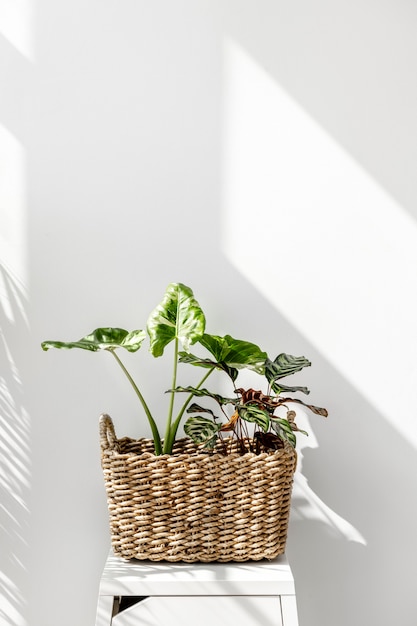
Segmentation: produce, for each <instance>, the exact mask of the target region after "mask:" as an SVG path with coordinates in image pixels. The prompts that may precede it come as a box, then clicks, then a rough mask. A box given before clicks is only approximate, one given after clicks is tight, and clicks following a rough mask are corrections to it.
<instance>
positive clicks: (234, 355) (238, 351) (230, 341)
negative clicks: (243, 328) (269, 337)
mask: <svg viewBox="0 0 417 626" xmlns="http://www.w3.org/2000/svg"><path fill="white" fill-rule="evenodd" d="M198 341H199V343H200V344H201V345H202V346H204V347H205V348H206V349H207V350H208V351H209V352H210V353H211V354H212V355H213V356H214V358H215V359H216V362H217V363H218V364H219V365H220V366H221V365H222V364H225V365H227V366H228V367H229V368H235V369H242V368H248V369H250V370H253V371H255V372H257V373H258V374H263V373H264V370H265V361H266V359H267V354H266V352H263V351H262V350H261V349H260V348H259V347H258V346H257V345H255V344H254V343H250V342H249V341H242V340H240V339H234V338H233V337H231V336H230V335H225V336H224V337H218V336H217V335H208V334H207V333H205V334H204V335H203V336H202V337H201V338H200V339H199V340H198ZM223 369H224V367H223Z"/></svg>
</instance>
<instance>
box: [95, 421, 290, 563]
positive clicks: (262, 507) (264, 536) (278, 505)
mask: <svg viewBox="0 0 417 626" xmlns="http://www.w3.org/2000/svg"><path fill="white" fill-rule="evenodd" d="M100 444H101V462H102V468H103V473H104V480H105V485H106V492H107V502H108V507H109V515H110V530H111V538H112V546H113V550H114V553H115V554H116V555H118V556H120V557H122V558H124V559H149V560H151V561H186V562H196V561H200V562H210V561H218V562H225V561H249V560H255V561H257V560H260V559H264V558H266V559H273V558H275V557H276V556H278V555H279V554H283V553H284V552H285V543H286V539H287V530H288V521H289V513H290V504H291V491H292V483H293V477H294V471H295V467H296V463H297V454H296V452H295V450H294V448H293V447H292V446H291V445H289V444H285V446H284V448H282V449H280V450H271V451H268V452H262V453H261V454H254V453H252V452H247V453H245V454H243V455H242V454H239V453H238V451H237V450H236V451H232V452H231V453H230V454H228V455H227V456H225V455H224V454H221V453H220V452H217V451H214V453H213V452H206V451H202V449H201V448H199V447H198V446H196V445H195V444H194V443H193V442H192V441H191V440H190V439H180V440H179V441H177V442H176V443H175V445H174V449H173V453H172V454H171V455H162V456H155V454H154V453H153V441H152V440H149V439H138V440H134V439H130V438H128V437H124V438H122V439H117V437H116V434H115V431H114V426H113V422H112V420H111V418H110V417H109V416H108V415H102V416H101V417H100Z"/></svg>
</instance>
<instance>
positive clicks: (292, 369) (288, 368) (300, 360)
mask: <svg viewBox="0 0 417 626" xmlns="http://www.w3.org/2000/svg"><path fill="white" fill-rule="evenodd" d="M310 365H311V362H310V361H309V360H308V359H306V358H305V357H304V356H292V354H284V353H282V354H279V355H278V356H277V357H276V358H275V360H274V361H271V359H267V360H266V363H265V376H266V378H267V380H268V382H269V383H270V384H271V386H272V389H273V390H274V391H275V392H276V393H279V389H280V385H279V384H276V383H275V381H277V380H279V379H280V378H284V377H285V376H290V375H291V374H295V373H296V372H299V371H300V370H302V369H303V368H304V367H309V366H310ZM304 393H305V392H304Z"/></svg>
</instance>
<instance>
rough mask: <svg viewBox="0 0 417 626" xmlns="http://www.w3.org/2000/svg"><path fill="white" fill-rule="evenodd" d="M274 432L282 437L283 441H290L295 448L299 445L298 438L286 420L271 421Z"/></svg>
mask: <svg viewBox="0 0 417 626" xmlns="http://www.w3.org/2000/svg"><path fill="white" fill-rule="evenodd" d="M271 427H272V430H273V431H275V433H276V434H277V435H278V437H280V438H281V439H283V440H285V441H288V442H289V443H290V444H291V445H292V446H293V447H294V448H295V446H296V443H297V438H296V436H295V435H294V432H293V430H292V428H291V425H290V424H289V422H288V421H287V420H286V419H284V418H275V419H272V420H271Z"/></svg>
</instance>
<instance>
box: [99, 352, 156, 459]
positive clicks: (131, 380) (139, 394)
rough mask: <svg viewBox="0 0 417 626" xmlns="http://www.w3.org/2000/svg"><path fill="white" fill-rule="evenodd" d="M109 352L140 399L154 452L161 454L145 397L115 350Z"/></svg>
mask: <svg viewBox="0 0 417 626" xmlns="http://www.w3.org/2000/svg"><path fill="white" fill-rule="evenodd" d="M109 352H111V354H112V355H113V356H114V358H115V359H116V361H117V363H118V364H119V365H120V367H121V368H122V371H123V373H124V374H125V376H126V377H127V379H128V381H129V382H130V384H131V385H132V387H133V389H134V391H135V393H136V395H137V396H138V398H139V400H140V402H141V404H142V407H143V410H144V411H145V413H146V417H147V418H148V421H149V424H150V427H151V430H152V435H153V440H154V445H155V454H156V455H159V454H162V445H161V436H160V434H159V431H158V426H157V425H156V422H155V420H154V418H153V417H152V414H151V412H150V410H149V407H148V405H147V404H146V402H145V398H144V397H143V396H142V394H141V392H140V391H139V389H138V387H137V385H136V383H135V381H134V380H133V378H132V377H131V375H130V374H129V372H128V371H127V369H126V368H125V366H124V365H123V363H122V361H121V360H120V358H119V357H118V355H117V354H116V352H115V351H114V350H109Z"/></svg>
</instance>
